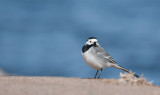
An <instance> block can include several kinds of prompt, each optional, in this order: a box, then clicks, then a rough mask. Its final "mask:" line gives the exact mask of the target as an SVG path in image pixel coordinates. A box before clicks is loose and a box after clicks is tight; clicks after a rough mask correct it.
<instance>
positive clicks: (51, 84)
mask: <svg viewBox="0 0 160 95" xmlns="http://www.w3.org/2000/svg"><path fill="white" fill-rule="evenodd" d="M0 95H160V87H158V86H154V85H147V84H137V85H135V84H133V83H129V82H128V83H126V82H122V80H121V79H119V80H116V79H81V78H67V77H66V78H65V77H24V76H0Z"/></svg>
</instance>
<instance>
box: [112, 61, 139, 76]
mask: <svg viewBox="0 0 160 95" xmlns="http://www.w3.org/2000/svg"><path fill="white" fill-rule="evenodd" d="M113 67H115V68H118V69H121V70H123V71H125V72H127V73H130V74H133V75H134V76H135V77H136V78H139V76H138V75H136V74H134V73H132V72H130V71H128V70H126V69H125V68H123V67H121V66H119V65H117V64H116V65H114V66H113Z"/></svg>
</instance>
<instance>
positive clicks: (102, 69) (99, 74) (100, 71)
mask: <svg viewBox="0 0 160 95" xmlns="http://www.w3.org/2000/svg"><path fill="white" fill-rule="evenodd" d="M102 70H103V69H101V70H100V73H99V75H98V79H99V77H100V75H101V73H102Z"/></svg>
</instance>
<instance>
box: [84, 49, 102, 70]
mask: <svg viewBox="0 0 160 95" xmlns="http://www.w3.org/2000/svg"><path fill="white" fill-rule="evenodd" d="M82 57H83V59H84V61H85V62H86V63H87V64H88V65H89V66H90V67H92V68H93V69H96V70H100V69H102V68H104V66H103V64H102V63H101V62H100V61H99V60H97V59H96V58H95V56H93V55H92V54H90V53H89V52H88V51H86V52H85V53H82Z"/></svg>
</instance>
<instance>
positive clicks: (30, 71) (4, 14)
mask: <svg viewBox="0 0 160 95" xmlns="http://www.w3.org/2000/svg"><path fill="white" fill-rule="evenodd" d="M159 4H160V1H158V0H112V1H107V0H0V69H2V70H4V71H5V72H7V73H8V74H10V75H25V76H62V77H80V78H91V77H93V76H94V74H95V73H96V70H93V69H92V68H90V67H89V66H88V65H87V64H86V63H84V61H83V59H82V57H81V48H82V46H83V45H84V44H85V42H86V40H87V39H88V37H90V36H94V37H97V38H98V39H99V44H100V45H101V46H103V47H104V48H105V49H106V50H107V52H108V53H109V54H110V55H111V56H112V57H113V58H114V59H115V60H116V61H117V63H118V64H120V65H121V66H123V67H125V68H127V69H129V70H132V71H133V72H136V73H137V74H138V75H141V74H144V77H145V78H147V79H148V80H149V81H154V84H156V85H160V81H159V80H160V74H159V73H160V5H159ZM119 72H122V71H121V70H118V69H115V68H106V69H104V70H103V73H102V75H101V77H103V78H119Z"/></svg>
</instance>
